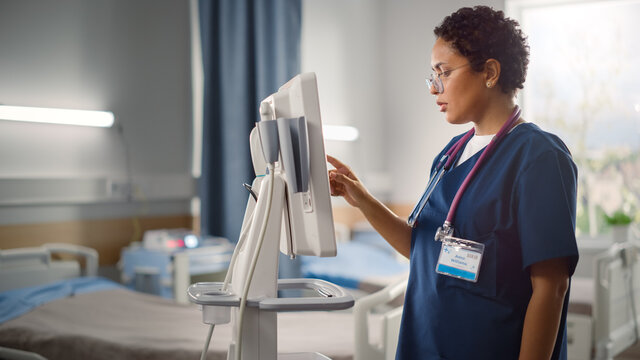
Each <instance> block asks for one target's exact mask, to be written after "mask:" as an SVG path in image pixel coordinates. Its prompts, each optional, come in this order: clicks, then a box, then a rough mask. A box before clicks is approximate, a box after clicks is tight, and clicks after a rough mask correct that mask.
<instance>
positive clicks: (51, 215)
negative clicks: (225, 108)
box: [0, 0, 195, 247]
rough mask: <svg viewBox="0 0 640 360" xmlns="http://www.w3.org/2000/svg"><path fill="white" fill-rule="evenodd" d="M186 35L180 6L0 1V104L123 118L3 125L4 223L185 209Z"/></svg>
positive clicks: (0, 185)
mask: <svg viewBox="0 0 640 360" xmlns="http://www.w3.org/2000/svg"><path fill="white" fill-rule="evenodd" d="M189 36H190V34H189V2H187V1H171V0H137V1H128V0H92V1H84V0H61V1H55V2H42V1H37V0H0V49H2V51H0V64H1V65H0V78H1V79H2V81H1V82H0V103H2V104H6V105H22V106H37V107H57V108H71V109H89V110H108V111H112V112H113V113H114V114H115V116H116V121H117V123H118V124H119V125H120V127H115V128H111V129H103V128H83V127H74V126H65V125H43V124H28V123H17V122H8V121H2V120H0V225H7V226H14V225H17V224H36V223H53V222H68V221H70V222H74V221H77V220H89V219H115V218H126V217H131V216H142V217H145V216H147V217H153V216H161V217H162V216H167V215H174V214H175V215H180V216H182V215H185V214H186V215H188V214H189V212H190V201H191V197H192V196H193V195H194V193H195V190H194V189H195V186H194V180H193V179H192V176H191V144H192V141H191V136H192V135H191V131H192V130H191V128H192V126H191V81H190V77H191V75H190V55H189V54H190V38H189ZM119 129H122V131H119ZM25 236H26V235H25ZM5 240H6V239H1V238H0V247H2V244H1V243H2V242H3V241H5ZM25 241H28V240H26V239H25Z"/></svg>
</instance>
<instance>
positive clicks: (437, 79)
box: [426, 63, 471, 94]
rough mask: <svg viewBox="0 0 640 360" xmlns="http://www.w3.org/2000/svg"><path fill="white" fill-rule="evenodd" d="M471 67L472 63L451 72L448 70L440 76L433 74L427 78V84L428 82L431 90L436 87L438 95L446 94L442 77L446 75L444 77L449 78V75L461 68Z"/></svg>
mask: <svg viewBox="0 0 640 360" xmlns="http://www.w3.org/2000/svg"><path fill="white" fill-rule="evenodd" d="M468 65H471V63H466V64H464V65H460V66H458V67H457V68H453V69H450V70H446V71H443V72H441V73H439V74H437V73H431V74H430V75H429V76H428V77H427V78H426V82H427V86H428V87H429V89H431V87H434V88H435V89H436V93H437V94H442V93H443V92H444V84H443V83H442V77H441V76H443V75H444V77H449V75H451V73H452V72H453V71H454V70H458V69H460V68H463V67H465V66H468Z"/></svg>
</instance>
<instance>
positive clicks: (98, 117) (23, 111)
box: [0, 105, 114, 127]
mask: <svg viewBox="0 0 640 360" xmlns="http://www.w3.org/2000/svg"><path fill="white" fill-rule="evenodd" d="M0 120H12V121H28V122H39V123H48V124H66V125H81V126H97V127H111V126H113V120H114V117H113V113H112V112H110V111H91V110H71V109H52V108H38V107H25V106H6V105H0Z"/></svg>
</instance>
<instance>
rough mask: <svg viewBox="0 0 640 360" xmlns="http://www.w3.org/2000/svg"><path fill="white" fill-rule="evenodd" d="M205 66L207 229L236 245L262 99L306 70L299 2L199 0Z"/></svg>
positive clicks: (204, 200) (203, 203) (203, 195)
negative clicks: (302, 60) (252, 135)
mask: <svg viewBox="0 0 640 360" xmlns="http://www.w3.org/2000/svg"><path fill="white" fill-rule="evenodd" d="M199 13H200V31H201V39H202V55H203V65H204V77H205V78H204V118H203V149H202V151H203V154H202V155H203V156H202V177H201V182H200V185H199V186H200V189H199V192H200V199H201V226H202V228H201V231H202V234H203V235H214V236H223V237H226V238H228V239H230V240H232V241H237V239H238V236H239V233H240V227H241V225H242V219H243V216H244V210H245V206H246V201H247V196H248V192H247V190H246V189H244V187H243V186H242V184H243V183H245V182H246V183H249V184H250V183H251V181H252V180H253V178H254V172H253V166H252V164H251V155H250V151H249V133H250V131H251V129H252V128H253V126H254V123H255V121H258V120H259V113H258V106H259V104H260V101H261V100H262V99H264V98H265V97H267V96H268V95H270V94H271V93H273V92H275V91H277V89H278V88H279V87H280V86H281V85H282V84H284V83H285V82H286V81H287V80H289V79H290V78H291V77H293V76H294V75H296V74H298V73H299V72H300V31H301V0H200V1H199Z"/></svg>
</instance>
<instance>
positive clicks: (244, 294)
mask: <svg viewBox="0 0 640 360" xmlns="http://www.w3.org/2000/svg"><path fill="white" fill-rule="evenodd" d="M268 167H269V190H268V191H267V206H266V210H265V214H264V221H263V222H262V227H261V228H260V235H259V236H258V243H257V245H256V248H255V250H254V253H253V258H252V259H251V267H250V268H249V272H248V273H247V278H246V279H245V283H244V289H243V291H242V297H241V298H240V310H239V313H238V320H237V325H238V334H237V335H238V336H237V338H238V343H237V344H236V351H235V360H240V358H241V353H242V323H243V318H244V309H245V308H246V306H247V296H248V295H249V287H250V286H251V280H252V279H253V272H254V271H255V269H256V264H257V263H258V257H259V256H260V249H261V248H262V242H263V241H264V238H265V235H266V233H267V225H269V215H270V214H271V202H272V200H273V188H274V178H275V176H274V167H273V164H269V165H268Z"/></svg>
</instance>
